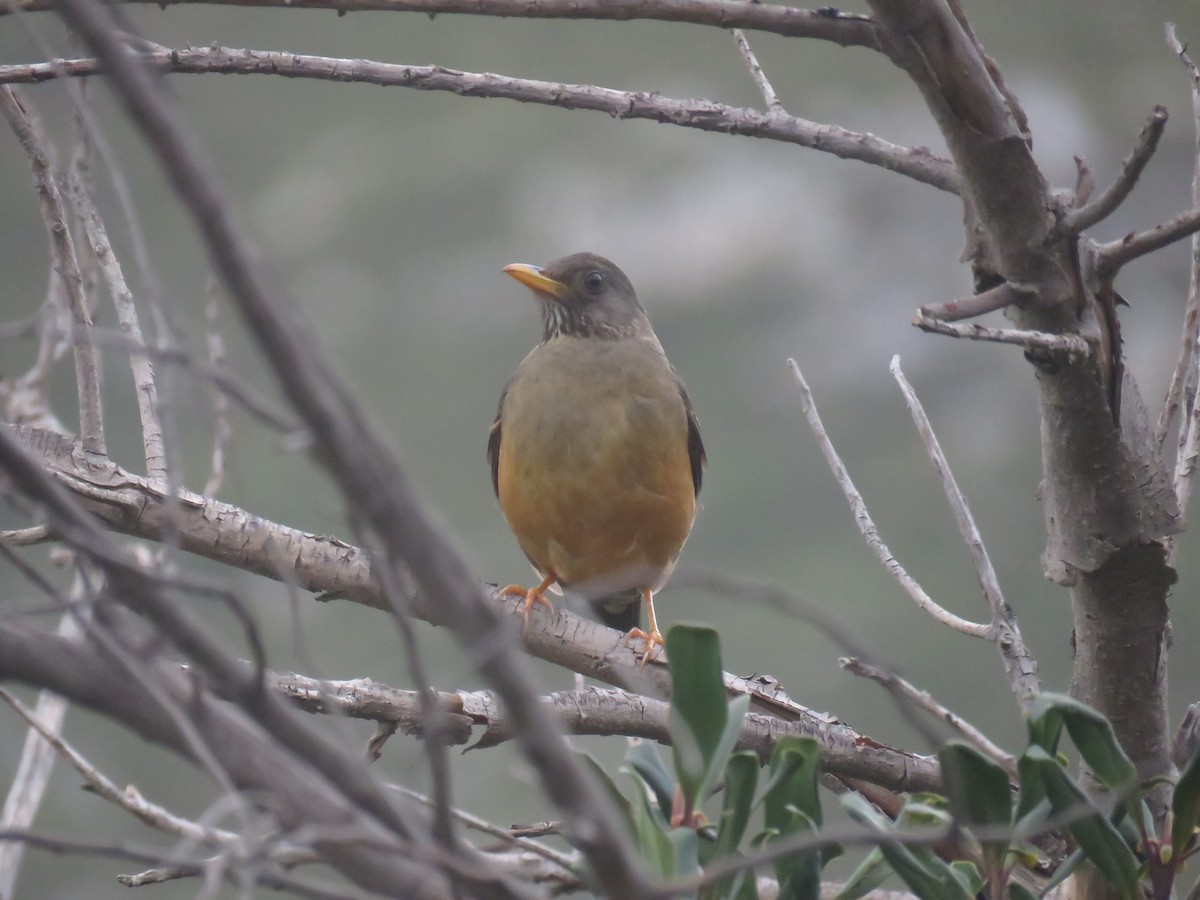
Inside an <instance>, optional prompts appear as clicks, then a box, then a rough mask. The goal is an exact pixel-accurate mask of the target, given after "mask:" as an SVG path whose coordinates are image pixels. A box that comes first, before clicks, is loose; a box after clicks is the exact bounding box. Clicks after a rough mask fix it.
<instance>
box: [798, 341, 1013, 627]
mask: <svg viewBox="0 0 1200 900" xmlns="http://www.w3.org/2000/svg"><path fill="white" fill-rule="evenodd" d="M788 365H789V366H791V367H792V374H793V376H795V379H796V384H797V385H799V387H800V404H801V406H802V407H803V409H804V417H805V418H806V419H807V420H808V426H809V428H811V429H812V432H813V434H814V435H815V436H816V438H817V443H818V444H819V445H820V447H821V452H822V453H823V454H824V456H825V461H826V462H827V463H829V468H830V469H832V470H833V476H834V478H836V479H837V482H838V485H839V486H840V487H841V489H842V493H843V494H845V495H846V500H847V501H849V503H850V511H851V512H852V513H853V514H854V521H855V522H856V523H857V525H858V530H859V532H860V533H861V534H862V536H863V537H864V538H866V540H867V546H868V547H870V548H871V550H872V551H873V552H874V553H875V555H876V556H877V557H878V558H879V561H880V562H881V563H883V565H884V568H886V569H887V570H888V571H889V572H891V573H892V575H893V576H894V577H895V578H896V580H897V581H899V582H900V585H901V587H903V588H904V590H905V591H906V592H907V593H908V595H909V596H910V597H912V598H913V600H914V601H916V604H917V606H919V607H921V609H923V610H925V612H927V613H929V615H931V616H933V618H935V619H936V620H937V621H939V622H941V623H942V624H943V625H947V626H949V627H950V628H953V629H954V630H955V631H959V632H962V633H963V634H969V635H971V636H972V637H980V638H986V637H988V636H989V633H990V628H991V627H990V626H989V625H982V624H980V623H978V622H969V621H967V620H966V619H963V618H960V617H959V616H956V615H954V613H952V612H950V611H948V610H946V609H943V608H942V607H941V606H939V605H938V604H937V603H936V602H935V601H934V600H933V598H932V597H930V596H929V595H928V594H927V593H925V590H924V588H922V587H921V586H920V585H919V584H918V583H917V582H916V580H915V579H913V578H912V576H910V575H909V574H908V572H906V571H905V569H904V567H903V566H902V565H900V563H899V562H898V561H897V560H896V557H894V556H893V555H892V551H891V550H889V549H888V547H887V544H885V543H884V542H883V540H882V539H881V538H880V537H879V529H878V528H876V527H875V522H874V521H873V520H872V519H871V514H870V513H869V512H868V511H867V504H866V502H865V501H864V500H863V498H862V494H860V493H859V492H858V489H857V488H856V487H855V486H854V482H853V481H851V480H850V473H849V472H847V471H846V467H845V465H844V464H843V463H842V460H841V457H840V456H838V452H837V450H835V449H834V446H833V443H832V442H831V441H830V440H829V435H828V434H826V432H825V426H824V425H823V424H822V423H821V417H820V415H819V414H818V412H817V407H816V403H815V401H814V400H813V396H812V391H811V390H810V389H809V386H808V382H807V381H805V380H804V375H803V374H802V373H801V371H800V366H799V365H797V364H796V361H795V360H794V359H789V360H788Z"/></svg>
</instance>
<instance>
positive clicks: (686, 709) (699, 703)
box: [666, 625, 740, 808]
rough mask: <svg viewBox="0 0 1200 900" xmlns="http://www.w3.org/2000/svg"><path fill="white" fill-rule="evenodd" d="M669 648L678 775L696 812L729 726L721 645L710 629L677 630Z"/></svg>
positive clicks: (669, 636)
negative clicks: (702, 789)
mask: <svg viewBox="0 0 1200 900" xmlns="http://www.w3.org/2000/svg"><path fill="white" fill-rule="evenodd" d="M666 646H667V666H668V668H669V669H670V670H671V682H672V691H673V694H672V696H671V714H670V729H671V745H672V749H673V751H674V754H675V773H676V775H677V777H678V779H679V786H680V787H681V788H682V790H683V795H684V798H685V799H686V800H687V801H688V803H689V805H690V806H691V807H692V808H695V807H697V806H698V805H699V804H701V803H703V802H704V799H705V798H704V797H702V796H701V795H700V790H701V788H702V787H703V785H704V782H705V781H706V776H707V775H708V773H709V769H710V767H711V765H712V762H713V758H714V757H715V755H716V754H717V752H718V750H719V748H720V747H721V745H722V743H723V740H722V739H723V737H724V734H725V726H726V724H727V722H728V721H729V709H728V705H727V703H726V697H725V682H724V679H723V677H722V670H721V640H720V638H719V637H718V635H717V632H716V631H715V630H714V629H712V628H703V627H700V626H696V625H675V626H673V627H672V628H671V630H670V631H668V632H667V642H666ZM739 724H740V723H739ZM731 746H732V745H731ZM721 764H722V765H723V764H724V760H722V761H721Z"/></svg>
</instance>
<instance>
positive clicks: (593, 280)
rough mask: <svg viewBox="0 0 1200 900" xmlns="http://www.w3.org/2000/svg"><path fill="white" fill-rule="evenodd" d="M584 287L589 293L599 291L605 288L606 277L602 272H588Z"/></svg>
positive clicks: (584, 277) (585, 276) (584, 278)
mask: <svg viewBox="0 0 1200 900" xmlns="http://www.w3.org/2000/svg"><path fill="white" fill-rule="evenodd" d="M583 286H584V287H585V288H587V289H588V290H589V291H598V290H600V288H602V287H604V275H602V274H601V273H600V272H588V273H587V274H586V275H584V276H583Z"/></svg>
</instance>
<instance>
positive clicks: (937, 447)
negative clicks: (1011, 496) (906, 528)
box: [890, 356, 1041, 711]
mask: <svg viewBox="0 0 1200 900" xmlns="http://www.w3.org/2000/svg"><path fill="white" fill-rule="evenodd" d="M890 369H891V372H892V377H893V378H895V379H896V383H897V384H899V385H900V390H901V392H903V394H904V402H905V403H906V404H908V410H909V412H910V413H911V414H912V419H913V424H915V425H916V426H917V431H918V432H920V434H921V440H922V443H924V444H925V450H926V452H928V454H929V458H930V460H931V461H932V462H933V467H934V468H935V469H937V471H938V474H939V475H940V476H941V479H942V489H943V490H944V491H945V493H946V499H947V500H948V501H949V503H950V508H951V509H952V510H953V511H954V518H955V520H956V521H957V522H958V530H959V533H960V534H961V535H962V539H963V542H964V543H965V544H966V545H967V550H968V551H969V552H970V554H971V561H972V562H974V563H975V572H976V574H977V575H978V577H979V585H980V587H982V588H983V595H984V597H985V598H986V599H987V604H988V608H989V609H990V610H991V613H992V624H991V626H990V628H989V629H988V635H987V637H988V639H989V640H990V641H992V642H993V643H995V645H996V648H997V649H998V650H999V651H1000V658H1001V659H1002V660H1003V661H1004V670H1005V671H1006V672H1007V673H1008V678H1009V682H1010V683H1011V684H1012V689H1013V693H1015V694H1016V695H1017V701H1018V702H1019V703H1020V705H1021V708H1022V709H1023V710H1026V711H1028V709H1029V706H1030V704H1031V703H1032V702H1033V700H1034V698H1035V697H1037V695H1038V693H1039V692H1040V690H1041V686H1040V684H1039V682H1038V674H1037V671H1038V666H1037V661H1036V660H1034V658H1033V657H1032V656H1030V655H1029V651H1028V650H1026V649H1025V641H1024V640H1023V639H1022V638H1021V629H1020V627H1019V626H1018V625H1017V617H1016V615H1015V614H1014V613H1013V611H1012V607H1010V606H1009V605H1008V601H1007V600H1005V599H1004V592H1003V591H1001V590H1000V579H999V578H998V577H997V576H996V570H995V568H994V567H993V566H992V560H991V557H989V556H988V552H987V548H986V547H985V546H984V544H983V537H982V536H981V535H980V534H979V528H978V526H976V524H975V517H974V516H973V515H971V509H970V507H969V506H968V505H967V498H966V497H964V496H963V494H962V491H961V490H959V487H958V482H957V481H955V479H954V473H953V472H952V471H951V470H950V463H949V461H948V460H947V459H946V455H945V454H944V453H943V452H942V447H941V444H940V443H939V442H938V439H937V435H936V434H934V432H933V426H932V425H931V424H930V422H929V417H928V416H927V415H925V408H924V407H923V406H922V405H921V401H920V399H919V398H918V397H917V392H916V391H914V390H913V386H912V385H911V384H909V381H908V379H907V378H905V377H904V373H903V372H902V371H901V370H900V357H899V356H894V357H892V363H891V366H890Z"/></svg>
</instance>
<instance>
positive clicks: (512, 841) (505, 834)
mask: <svg viewBox="0 0 1200 900" xmlns="http://www.w3.org/2000/svg"><path fill="white" fill-rule="evenodd" d="M389 786H390V787H391V788H392V789H393V790H397V791H399V792H400V793H402V794H404V795H406V796H408V797H410V798H411V799H413V800H416V801H417V802H418V803H420V804H422V805H423V806H426V807H428V808H430V809H433V808H434V807H435V805H436V804H435V803H434V801H433V799H432V798H430V797H426V796H425V795H424V794H420V793H417V792H416V791H414V790H411V789H410V788H406V787H404V786H403V785H400V784H393V785H389ZM450 813H451V815H453V816H454V818H456V819H457V820H458V821H459V822H461V823H462V824H463V825H465V826H466V827H467V828H470V829H471V830H472V831H478V832H479V833H480V834H486V835H488V836H489V837H494V838H496V839H497V840H499V841H502V842H503V843H505V844H508V845H509V846H510V847H519V848H520V849H522V850H527V851H529V852H530V853H536V854H537V855H538V856H541V857H543V858H545V859H548V860H550V861H551V862H553V863H557V864H558V865H560V866H562V867H563V868H564V869H566V870H567V871H568V872H573V871H574V869H575V868H576V867H577V866H578V865H579V863H580V859H581V857H580V856H579V854H578V853H562V852H560V851H558V850H555V849H554V848H552V847H547V846H546V845H545V844H541V843H539V842H537V841H532V840H528V839H523V838H520V837H517V836H516V835H514V834H513V833H512V832H511V831H510V830H509V829H507V828H501V827H500V826H499V825H493V824H492V823H491V822H489V821H487V819H481V818H479V816H476V815H473V814H471V813H469V812H467V811H466V810H462V809H458V808H456V807H452V808H451V810H450Z"/></svg>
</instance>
